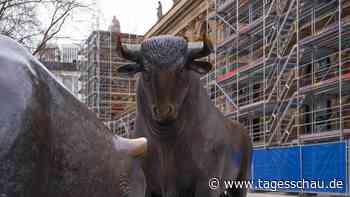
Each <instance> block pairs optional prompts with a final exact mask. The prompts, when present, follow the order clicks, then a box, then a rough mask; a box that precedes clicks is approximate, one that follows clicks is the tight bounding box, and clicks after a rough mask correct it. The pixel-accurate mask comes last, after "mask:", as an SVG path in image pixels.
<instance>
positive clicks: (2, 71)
mask: <svg viewBox="0 0 350 197" xmlns="http://www.w3.org/2000/svg"><path fill="white" fill-rule="evenodd" d="M135 143H136V144H135ZM145 148H146V140H145V139H143V138H141V139H138V140H134V141H129V140H126V139H122V138H119V137H114V136H112V134H111V133H110V132H109V131H108V130H107V128H106V127H105V126H104V125H103V124H102V122H100V121H99V120H98V119H97V117H96V116H95V115H94V113H92V112H90V111H89V110H88V109H87V108H86V107H85V106H84V105H83V104H82V103H80V102H79V101H78V100H77V99H76V98H75V97H74V96H73V95H72V94H71V93H70V92H69V91H68V90H66V89H65V88H64V87H63V86H62V85H61V84H59V83H58V82H57V81H56V80H55V79H54V77H53V76H52V75H51V74H50V72H49V71H48V70H47V69H46V68H45V67H43V66H42V65H41V64H40V63H39V62H38V61H37V60H36V59H35V58H34V57H33V56H31V55H30V54H29V53H27V51H26V50H25V49H24V48H23V47H21V46H20V45H19V44H18V43H16V42H14V41H12V40H10V39H9V38H6V37H3V36H0V196H1V197H16V196H18V197H31V196H32V197H122V196H137V197H140V196H144V189H145V180H144V176H143V173H142V171H141V168H140V166H139V163H138V159H137V158H134V156H137V155H141V154H143V153H144V152H145ZM130 155H131V156H130Z"/></svg>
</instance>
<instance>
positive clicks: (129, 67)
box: [117, 64, 144, 75]
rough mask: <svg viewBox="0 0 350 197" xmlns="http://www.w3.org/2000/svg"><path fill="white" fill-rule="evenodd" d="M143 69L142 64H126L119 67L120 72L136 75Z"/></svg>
mask: <svg viewBox="0 0 350 197" xmlns="http://www.w3.org/2000/svg"><path fill="white" fill-rule="evenodd" d="M143 70H144V69H143V66H142V65H140V64H126V65H123V66H121V67H119V68H118V69H117V71H118V73H121V74H127V75H134V74H136V73H138V72H141V71H143Z"/></svg>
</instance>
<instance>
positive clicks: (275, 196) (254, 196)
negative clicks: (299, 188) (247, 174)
mask: <svg viewBox="0 0 350 197" xmlns="http://www.w3.org/2000/svg"><path fill="white" fill-rule="evenodd" d="M296 196H297V195H294V196H293V195H286V194H282V193H249V194H248V197H296Z"/></svg>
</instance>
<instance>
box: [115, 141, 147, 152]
mask: <svg viewBox="0 0 350 197" xmlns="http://www.w3.org/2000/svg"><path fill="white" fill-rule="evenodd" d="M114 143H115V145H116V148H117V150H118V151H122V152H125V153H127V154H128V155H130V156H140V155H144V154H145V153H146V152H147V139H146V138H144V137H141V138H136V139H126V138H122V137H117V138H115V141H114Z"/></svg>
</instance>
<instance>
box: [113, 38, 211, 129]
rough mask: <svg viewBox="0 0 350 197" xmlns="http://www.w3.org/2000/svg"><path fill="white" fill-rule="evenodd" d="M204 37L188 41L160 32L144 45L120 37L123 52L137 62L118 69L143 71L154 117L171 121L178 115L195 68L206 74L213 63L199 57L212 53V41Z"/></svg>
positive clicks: (148, 104)
mask: <svg viewBox="0 0 350 197" xmlns="http://www.w3.org/2000/svg"><path fill="white" fill-rule="evenodd" d="M202 39H203V41H201V42H193V43H188V42H187V41H186V40H185V39H183V38H181V37H176V36H157V37H153V38H150V39H147V40H145V41H143V43H142V44H141V45H124V46H122V44H121V43H120V39H118V40H119V52H120V55H121V56H122V57H124V58H126V59H128V60H130V61H133V62H135V64H128V65H125V66H121V67H120V68H119V69H118V72H120V73H124V74H129V75H130V74H131V75H132V74H135V73H141V76H140V81H139V86H141V87H140V88H141V89H142V90H144V91H143V92H144V94H143V95H145V98H142V99H143V100H145V101H144V102H145V104H146V107H148V108H149V112H151V113H152V117H153V120H155V121H156V122H158V123H159V124H161V125H164V124H165V125H167V124H168V123H171V122H173V121H174V120H176V119H177V117H178V113H179V110H180V109H181V107H182V104H183V102H184V99H185V98H186V96H187V94H188V90H189V86H190V78H191V76H192V77H193V75H195V74H194V72H196V73H199V74H206V73H208V72H209V71H210V69H211V68H212V65H211V64H210V63H209V62H206V61H198V60H197V59H200V58H203V57H205V56H208V55H209V54H210V53H211V50H212V45H211V43H210V42H209V41H208V39H207V38H206V36H205V34H202Z"/></svg>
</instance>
